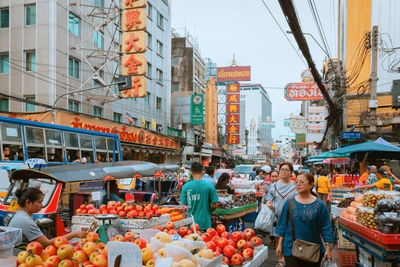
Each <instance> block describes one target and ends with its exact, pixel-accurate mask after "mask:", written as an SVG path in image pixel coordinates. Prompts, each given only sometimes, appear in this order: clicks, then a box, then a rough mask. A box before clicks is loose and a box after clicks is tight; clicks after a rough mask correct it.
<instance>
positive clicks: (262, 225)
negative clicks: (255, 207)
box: [254, 204, 275, 233]
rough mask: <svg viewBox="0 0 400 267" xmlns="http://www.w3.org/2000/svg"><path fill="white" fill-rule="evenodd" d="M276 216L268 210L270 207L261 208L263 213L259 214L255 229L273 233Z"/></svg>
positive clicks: (263, 206)
mask: <svg viewBox="0 0 400 267" xmlns="http://www.w3.org/2000/svg"><path fill="white" fill-rule="evenodd" d="M274 218H275V214H274V212H273V211H272V210H271V209H270V208H268V205H266V204H264V205H262V206H261V211H260V213H258V216H257V219H256V221H255V223H254V228H255V229H259V230H262V231H265V232H267V233H271V231H272V226H273V224H274Z"/></svg>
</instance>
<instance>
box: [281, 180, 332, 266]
mask: <svg viewBox="0 0 400 267" xmlns="http://www.w3.org/2000/svg"><path fill="white" fill-rule="evenodd" d="M313 187H314V176H313V175H312V174H311V173H303V174H300V175H299V176H298V177H297V181H296V190H297V192H298V195H296V196H294V197H291V198H290V199H288V200H286V202H285V204H284V206H283V208H282V213H281V216H280V218H279V222H278V226H277V227H276V231H275V233H276V235H277V236H279V239H278V245H277V247H276V254H277V256H278V257H282V256H284V258H285V264H286V265H285V266H290V267H297V266H298V267H303V266H308V267H313V266H315V267H318V266H320V263H321V261H322V260H325V259H328V260H332V252H331V249H332V247H331V245H333V243H334V242H335V236H334V233H333V229H332V224H331V219H330V215H329V212H328V209H327V208H326V206H325V205H324V203H323V202H322V200H320V199H319V198H318V197H317V196H316V194H315V193H314V192H312V189H313ZM321 237H322V239H323V242H322V240H321ZM305 242H308V244H309V246H302V244H304V243H305ZM310 243H311V244H310ZM302 248H304V249H302ZM311 255H312V256H311ZM312 260H313V261H312ZM281 266H283V265H281Z"/></svg>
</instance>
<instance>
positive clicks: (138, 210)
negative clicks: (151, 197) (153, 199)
mask: <svg viewBox="0 0 400 267" xmlns="http://www.w3.org/2000/svg"><path fill="white" fill-rule="evenodd" d="M135 211H136V212H137V213H139V212H141V211H143V207H142V206H139V205H137V206H136V207H135Z"/></svg>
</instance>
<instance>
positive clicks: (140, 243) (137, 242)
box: [134, 238, 147, 249]
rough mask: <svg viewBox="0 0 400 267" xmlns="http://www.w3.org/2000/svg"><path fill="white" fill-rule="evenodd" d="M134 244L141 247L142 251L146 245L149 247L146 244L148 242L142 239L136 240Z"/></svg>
mask: <svg viewBox="0 0 400 267" xmlns="http://www.w3.org/2000/svg"><path fill="white" fill-rule="evenodd" d="M134 243H135V244H136V245H138V247H139V248H140V249H142V248H145V247H146V245H147V244H146V241H144V240H143V239H140V238H138V239H136V240H135V242H134Z"/></svg>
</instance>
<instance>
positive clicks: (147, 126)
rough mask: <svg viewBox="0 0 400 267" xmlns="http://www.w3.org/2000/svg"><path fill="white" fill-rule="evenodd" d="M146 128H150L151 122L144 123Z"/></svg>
mask: <svg viewBox="0 0 400 267" xmlns="http://www.w3.org/2000/svg"><path fill="white" fill-rule="evenodd" d="M144 128H146V129H149V128H150V122H149V121H145V122H144Z"/></svg>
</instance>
